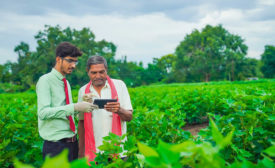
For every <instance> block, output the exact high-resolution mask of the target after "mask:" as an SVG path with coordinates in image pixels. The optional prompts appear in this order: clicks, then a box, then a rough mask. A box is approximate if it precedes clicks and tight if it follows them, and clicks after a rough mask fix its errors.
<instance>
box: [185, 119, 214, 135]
mask: <svg viewBox="0 0 275 168" xmlns="http://www.w3.org/2000/svg"><path fill="white" fill-rule="evenodd" d="M208 126H209V122H205V123H202V124H192V125H190V124H186V125H185V126H184V127H183V129H184V130H185V131H190V133H191V134H192V135H193V136H195V135H198V132H200V130H201V129H203V128H206V127H208Z"/></svg>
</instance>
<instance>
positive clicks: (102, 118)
mask: <svg viewBox="0 0 275 168" xmlns="http://www.w3.org/2000/svg"><path fill="white" fill-rule="evenodd" d="M112 80H113V83H114V85H115V88H116V90H117V94H118V100H119V102H120V106H121V107H122V108H124V109H126V110H133V108H132V104H131V100H130V96H129V93H128V90H127V87H126V85H125V83H124V82H123V81H121V80H116V79H112ZM86 87H87V84H86V85H84V86H83V87H81V88H80V90H79V92H78V102H82V101H83V100H82V97H83V95H84V94H85V89H86ZM90 93H92V94H93V95H95V96H94V97H93V99H111V98H112V95H111V88H110V85H109V84H108V82H107V81H106V84H105V86H104V87H103V88H102V90H101V93H100V94H101V97H100V96H99V94H98V93H97V92H96V90H95V89H94V87H93V86H92V85H91V87H90ZM92 116H93V128H94V136H95V143H96V150H97V152H98V151H99V150H98V147H99V146H100V145H102V140H103V139H102V138H103V137H105V136H108V135H109V132H112V116H113V113H111V112H108V111H106V110H105V109H97V110H94V111H93V112H92ZM79 120H84V114H83V113H80V114H79ZM121 129H122V135H123V134H126V132H127V125H126V122H125V121H121Z"/></svg>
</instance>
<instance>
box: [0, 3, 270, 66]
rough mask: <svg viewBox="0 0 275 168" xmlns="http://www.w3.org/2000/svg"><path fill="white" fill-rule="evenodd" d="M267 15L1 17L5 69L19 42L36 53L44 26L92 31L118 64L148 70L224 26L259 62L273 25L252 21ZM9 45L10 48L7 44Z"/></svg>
mask: <svg viewBox="0 0 275 168" xmlns="http://www.w3.org/2000/svg"><path fill="white" fill-rule="evenodd" d="M262 11H263V8H262V7H259V8H255V9H247V10H244V9H243V10H242V9H227V10H218V9H214V8H213V7H210V6H207V5H202V6H198V12H199V15H200V16H201V19H199V20H198V21H190V20H188V21H184V20H174V19H172V18H170V17H168V16H167V15H166V14H164V13H161V12H158V13H150V14H143V15H142V14H141V15H131V16H125V15H121V14H116V13H113V14H111V15H92V14H87V15H78V16H71V15H69V14H64V13H61V12H60V11H53V10H51V11H49V13H48V14H46V15H20V14H15V13H11V12H7V11H6V12H3V11H2V12H0V38H1V40H0V51H1V53H0V63H4V62H6V61H7V60H13V61H14V60H15V57H16V55H15V53H13V48H14V47H15V45H17V44H18V43H19V42H20V41H26V42H27V43H29V44H30V46H31V48H32V49H34V48H35V47H36V46H35V45H36V44H35V40H34V35H35V34H37V32H38V31H39V30H43V28H44V25H45V24H48V25H52V26H55V25H57V24H59V25H60V26H61V27H62V28H65V27H67V26H70V27H71V28H76V29H82V28H83V27H89V28H90V29H91V30H92V31H93V32H94V33H95V35H96V40H101V39H105V40H107V41H112V42H113V43H114V44H115V45H117V47H118V48H117V58H120V57H121V56H125V55H127V56H128V60H131V61H143V62H144V63H145V64H146V63H148V62H151V61H152V58H153V57H160V56H163V55H165V54H169V53H173V52H174V50H175V48H176V47H177V45H178V44H179V43H180V41H181V40H183V39H184V36H185V35H186V34H188V33H191V32H192V30H193V29H195V28H196V29H199V30H200V29H201V28H203V27H204V26H205V25H206V24H211V25H217V24H222V25H223V26H224V28H225V29H227V30H229V32H230V33H234V34H238V35H240V36H241V37H243V38H244V39H245V43H246V44H247V45H248V46H249V51H248V56H249V57H256V58H260V57H259V56H260V54H261V53H262V52H263V49H264V47H263V46H264V45H266V44H273V45H274V44H275V39H274V38H273V37H275V33H274V30H273V29H274V27H275V22H274V19H273V20H267V21H261V20H258V21H257V20H256V21H255V20H251V19H250V18H253V17H254V16H255V15H259V14H260V13H261V12H262ZM3 39H10V40H9V42H8V43H7V41H6V40H3Z"/></svg>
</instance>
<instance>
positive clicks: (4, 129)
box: [0, 80, 275, 167]
mask: <svg viewBox="0 0 275 168" xmlns="http://www.w3.org/2000/svg"><path fill="white" fill-rule="evenodd" d="M77 92H78V90H73V99H74V102H76V100H77ZM129 93H130V96H131V100H132V104H133V108H134V115H133V120H132V121H131V122H129V123H128V125H127V133H128V134H127V141H125V142H122V141H121V140H122V139H123V138H124V136H123V137H118V136H116V135H113V134H110V135H109V136H107V137H106V138H105V141H104V143H103V145H102V146H101V149H102V150H103V151H105V152H103V153H98V154H97V158H96V161H97V162H98V163H100V164H98V165H95V164H92V165H91V166H92V167H242V166H243V167H274V166H275V164H274V157H275V80H260V81H251V82H233V83H231V82H212V83H211V82H210V83H194V84H168V85H164V84H163V85H150V86H143V87H137V88H130V89H129ZM0 101H1V106H0V128H1V136H0V167H11V166H12V165H13V164H14V163H16V164H15V165H16V167H23V165H22V164H21V162H22V163H25V164H30V165H33V166H34V167H41V166H42V165H43V164H44V167H47V164H48V165H50V164H52V163H50V162H51V160H48V161H46V162H45V163H43V160H42V152H41V151H42V144H43V140H42V139H41V138H40V137H39V134H38V128H37V114H36V113H37V106H36V94H35V92H34V91H28V92H24V93H9V94H7V93H4V94H0ZM201 123H210V126H209V127H206V128H204V129H202V130H201V131H200V132H199V133H198V134H197V135H196V136H194V135H192V134H191V133H190V132H188V131H185V130H184V127H185V125H186V124H188V125H191V126H192V125H196V124H201ZM207 125H208V124H207ZM115 144H116V145H115ZM120 144H121V145H120ZM119 145H120V146H119ZM121 146H124V149H126V150H127V153H125V155H127V160H126V161H122V160H121V159H120V158H117V157H116V155H114V154H115V153H120V152H122V148H121ZM63 155H64V156H65V155H66V152H64V153H62V155H60V159H62V158H63V157H62V156H63ZM15 158H17V160H15ZM64 158H65V157H64ZM64 158H63V159H64ZM110 158H111V159H110ZM19 161H20V162H19ZM64 164H65V163H64ZM66 164H68V165H69V167H70V163H67V162H66ZM82 164H83V165H84V164H85V162H83V160H79V161H76V162H73V163H71V167H79V166H80V165H82ZM83 165H82V166H80V167H84V166H83ZM48 167H49V166H48Z"/></svg>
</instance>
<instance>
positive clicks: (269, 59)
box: [261, 45, 275, 78]
mask: <svg viewBox="0 0 275 168" xmlns="http://www.w3.org/2000/svg"><path fill="white" fill-rule="evenodd" d="M261 60H262V62H263V66H262V69H261V70H262V72H263V74H264V77H266V78H275V46H272V45H266V46H265V50H264V53H263V54H262V55H261Z"/></svg>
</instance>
